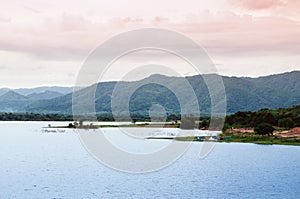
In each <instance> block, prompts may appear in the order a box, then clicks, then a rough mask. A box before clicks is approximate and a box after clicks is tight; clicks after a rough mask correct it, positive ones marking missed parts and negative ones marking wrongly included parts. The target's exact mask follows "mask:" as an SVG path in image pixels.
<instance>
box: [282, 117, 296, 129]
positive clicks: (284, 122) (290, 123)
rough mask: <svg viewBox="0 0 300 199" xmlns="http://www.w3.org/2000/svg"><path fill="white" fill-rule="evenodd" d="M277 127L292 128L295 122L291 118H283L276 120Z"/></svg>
mask: <svg viewBox="0 0 300 199" xmlns="http://www.w3.org/2000/svg"><path fill="white" fill-rule="evenodd" d="M278 126H279V127H284V128H293V127H294V126H295V122H294V121H293V120H292V119H291V118H283V119H280V120H278Z"/></svg>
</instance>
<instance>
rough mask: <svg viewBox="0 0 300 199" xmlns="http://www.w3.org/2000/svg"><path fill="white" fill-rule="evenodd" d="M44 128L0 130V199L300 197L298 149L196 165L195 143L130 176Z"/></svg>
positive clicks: (227, 153) (224, 149)
mask: <svg viewBox="0 0 300 199" xmlns="http://www.w3.org/2000/svg"><path fill="white" fill-rule="evenodd" d="M47 124H48V123H45V122H0V198H299V197H300V147H293V146H264V145H255V144H228V143H222V144H217V145H216V146H215V148H214V150H213V151H212V152H211V153H210V154H209V155H208V156H207V157H206V158H205V159H203V160H201V159H199V158H198V156H197V155H198V153H199V150H200V148H201V145H202V143H196V142H195V143H193V144H192V146H191V148H190V149H189V150H188V151H187V153H185V154H184V156H182V157H181V158H180V159H179V160H178V161H176V162H175V163H174V164H172V165H171V166H169V167H167V168H165V169H163V170H160V171H157V172H153V173H147V174H127V173H122V172H118V171H115V170H112V169H110V168H107V167H105V166H103V165H102V164H100V163H99V162H97V161H96V160H95V159H93V158H92V157H91V156H90V155H89V154H88V153H87V152H86V150H85V149H84V147H83V146H82V145H81V143H80V140H79V138H78V136H77V134H76V133H74V132H72V131H71V132H66V133H57V134H55V133H48V134H45V133H42V132H41V127H42V126H46V125H47ZM65 124H66V123H65ZM112 131H115V130H112ZM145 142H148V143H147V144H149V142H153V146H156V145H159V142H163V141H158V140H151V141H149V140H147V141H145ZM162 144H165V143H162ZM129 145H130V144H129ZM130 147H132V146H129V148H130ZM133 148H134V147H133Z"/></svg>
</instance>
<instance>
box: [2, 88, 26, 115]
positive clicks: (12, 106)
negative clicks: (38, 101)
mask: <svg viewBox="0 0 300 199" xmlns="http://www.w3.org/2000/svg"><path fill="white" fill-rule="evenodd" d="M27 105H28V98H27V97H25V96H23V95H20V94H19V93H17V92H14V91H8V92H7V93H5V94H3V95H2V96H0V110H1V112H22V111H24V108H25V107H26V106H27Z"/></svg>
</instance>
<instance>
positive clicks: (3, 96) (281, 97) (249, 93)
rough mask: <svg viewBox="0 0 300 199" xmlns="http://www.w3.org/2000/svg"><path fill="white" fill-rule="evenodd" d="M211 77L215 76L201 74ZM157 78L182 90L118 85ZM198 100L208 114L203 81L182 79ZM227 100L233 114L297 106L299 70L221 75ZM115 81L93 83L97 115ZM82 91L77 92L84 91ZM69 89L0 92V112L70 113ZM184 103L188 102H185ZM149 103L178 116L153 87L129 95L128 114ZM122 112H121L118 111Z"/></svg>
mask: <svg viewBox="0 0 300 199" xmlns="http://www.w3.org/2000/svg"><path fill="white" fill-rule="evenodd" d="M203 76H206V77H209V78H213V77H214V76H216V74H207V75H203ZM149 78H150V79H152V80H154V81H155V78H159V79H160V80H161V81H164V82H166V84H172V85H174V87H176V89H178V92H181V91H182V90H183V89H184V87H182V85H181V84H180V81H179V80H180V78H182V77H168V76H163V75H152V76H150V77H148V78H145V79H142V80H140V81H134V82H120V84H122V85H123V86H124V87H125V88H126V87H128V88H129V87H132V86H135V85H136V84H138V83H141V82H143V81H147V80H149ZM186 79H187V81H188V82H189V83H190V85H191V86H192V88H193V89H194V91H195V93H196V96H197V98H198V102H199V107H200V111H201V113H209V112H210V100H211V99H210V97H209V92H208V89H207V87H206V84H205V82H204V80H203V78H201V77H199V76H191V77H186ZM222 79H223V81H224V85H225V90H226V97H227V113H234V112H237V111H256V110H259V109H262V108H272V109H276V108H281V107H290V106H293V105H298V104H300V71H293V72H288V73H282V74H277V75H270V76H265V77H259V78H248V77H226V76H222ZM116 83H117V82H102V83H98V84H97V90H96V103H95V107H96V111H97V113H100V114H107V113H111V96H112V92H113V89H114V86H115V85H116ZM84 91H85V89H82V91H80V92H84ZM71 92H72V88H68V87H46V88H45V87H40V88H36V89H31V90H30V89H17V90H10V89H0V112H34V113H62V114H72V93H71ZM185 103H192V102H191V101H189V98H188V97H187V100H186V101H185ZM153 104H160V105H162V106H163V107H164V108H165V109H166V111H167V112H168V113H169V114H172V113H175V114H178V113H180V105H179V102H178V100H177V98H176V96H175V95H174V93H172V92H171V91H170V90H169V89H167V88H166V87H164V86H161V85H157V84H147V85H144V86H142V87H140V88H139V89H137V90H136V92H135V93H134V94H133V95H132V96H131V99H130V104H129V108H130V112H131V113H135V114H148V113H149V109H150V107H151V106H152V105H153ZM119 111H120V113H122V112H123V111H124V110H119Z"/></svg>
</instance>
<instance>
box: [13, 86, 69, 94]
mask: <svg viewBox="0 0 300 199" xmlns="http://www.w3.org/2000/svg"><path fill="white" fill-rule="evenodd" d="M13 91H15V92H17V93H19V94H21V95H25V96H27V95H31V94H34V93H43V92H46V91H52V92H57V93H61V94H64V95H65V94H68V93H71V92H73V87H59V86H52V87H51V86H43V87H37V88H19V89H13Z"/></svg>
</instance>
